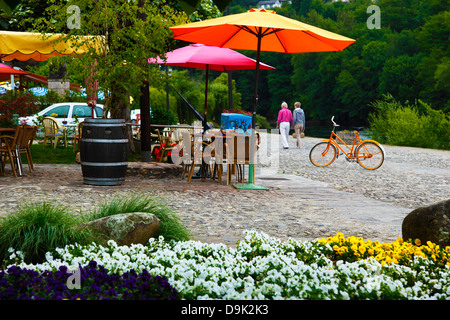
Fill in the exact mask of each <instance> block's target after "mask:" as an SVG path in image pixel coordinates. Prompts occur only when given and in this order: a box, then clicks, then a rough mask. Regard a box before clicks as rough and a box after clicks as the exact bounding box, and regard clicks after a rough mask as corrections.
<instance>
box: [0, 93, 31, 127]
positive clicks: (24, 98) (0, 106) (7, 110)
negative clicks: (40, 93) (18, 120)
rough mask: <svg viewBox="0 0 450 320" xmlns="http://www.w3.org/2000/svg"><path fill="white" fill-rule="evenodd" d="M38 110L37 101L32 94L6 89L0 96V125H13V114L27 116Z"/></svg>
mask: <svg viewBox="0 0 450 320" xmlns="http://www.w3.org/2000/svg"><path fill="white" fill-rule="evenodd" d="M37 111H39V101H38V100H36V99H35V98H34V97H33V95H32V94H30V93H27V92H24V93H23V92H20V91H14V92H13V91H8V93H7V94H5V95H3V96H2V97H1V98H0V115H1V117H0V127H13V126H14V124H13V121H12V117H13V114H18V115H19V117H24V116H28V115H31V114H34V113H36V112H37Z"/></svg>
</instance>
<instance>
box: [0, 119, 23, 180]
mask: <svg viewBox="0 0 450 320" xmlns="http://www.w3.org/2000/svg"><path fill="white" fill-rule="evenodd" d="M22 127H23V126H17V127H16V130H15V132H14V136H6V135H3V136H0V158H1V159H2V161H1V173H2V175H4V173H5V161H6V158H9V162H10V164H11V170H12V172H13V174H14V176H15V177H16V178H17V176H20V175H21V170H22V168H21V163H20V161H18V160H20V157H18V154H17V147H18V142H19V139H20V138H21V136H22V134H23V130H21V128H22ZM15 161H17V163H16V164H14V162H15Z"/></svg>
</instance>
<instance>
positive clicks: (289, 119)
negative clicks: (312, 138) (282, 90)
mask: <svg viewBox="0 0 450 320" xmlns="http://www.w3.org/2000/svg"><path fill="white" fill-rule="evenodd" d="M294 108H295V109H294V113H292V112H291V110H289V109H288V105H287V103H286V102H283V103H282V104H281V109H280V111H279V112H278V119H277V129H278V128H279V129H280V133H281V143H282V144H283V148H284V149H289V144H288V137H289V130H290V129H294V130H295V134H296V135H297V148H301V146H302V144H301V140H300V139H301V133H302V132H303V131H305V113H304V111H303V109H302V108H301V103H300V102H296V103H294Z"/></svg>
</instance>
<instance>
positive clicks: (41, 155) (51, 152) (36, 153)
mask: <svg viewBox="0 0 450 320" xmlns="http://www.w3.org/2000/svg"><path fill="white" fill-rule="evenodd" d="M30 151H31V157H32V159H33V163H35V164H75V163H76V162H75V156H76V153H75V152H73V146H72V145H68V146H67V148H65V147H64V146H63V145H62V144H61V145H59V146H57V147H56V148H52V147H51V146H50V144H48V145H47V146H45V147H44V146H43V144H42V143H38V144H36V143H35V144H33V145H32V146H31V149H30ZM22 162H23V163H27V157H26V156H25V155H22Z"/></svg>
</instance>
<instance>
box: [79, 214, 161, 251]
mask: <svg viewBox="0 0 450 320" xmlns="http://www.w3.org/2000/svg"><path fill="white" fill-rule="evenodd" d="M160 225H161V221H160V220H159V219H158V217H156V216H155V215H154V214H152V213H148V212H131V213H121V214H116V215H112V216H109V217H104V218H100V219H97V220H93V221H90V222H88V223H86V224H84V225H83V227H88V228H89V229H91V231H92V232H93V233H94V234H97V235H100V236H101V238H102V239H103V244H106V243H107V241H108V240H114V241H115V242H116V243H117V244H118V245H127V246H129V245H131V244H132V243H134V244H143V245H145V244H147V242H148V240H149V239H150V238H151V237H155V236H156V235H157V233H158V230H159V227H160Z"/></svg>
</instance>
